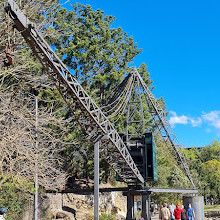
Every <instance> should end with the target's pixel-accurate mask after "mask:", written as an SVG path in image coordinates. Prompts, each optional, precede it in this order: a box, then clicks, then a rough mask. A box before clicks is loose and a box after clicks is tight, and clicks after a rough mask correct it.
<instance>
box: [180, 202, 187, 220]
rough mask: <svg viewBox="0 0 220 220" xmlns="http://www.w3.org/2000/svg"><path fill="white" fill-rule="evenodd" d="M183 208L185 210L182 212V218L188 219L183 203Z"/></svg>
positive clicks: (183, 219) (182, 219)
mask: <svg viewBox="0 0 220 220" xmlns="http://www.w3.org/2000/svg"><path fill="white" fill-rule="evenodd" d="M182 210H183V212H181V220H187V217H186V210H185V208H184V206H183V205H182Z"/></svg>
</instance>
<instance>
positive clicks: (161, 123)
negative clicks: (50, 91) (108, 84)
mask: <svg viewBox="0 0 220 220" xmlns="http://www.w3.org/2000/svg"><path fill="white" fill-rule="evenodd" d="M5 10H6V12H7V13H8V14H9V15H10V17H11V18H12V20H13V21H14V24H15V27H16V29H17V30H18V31H19V32H20V34H21V35H22V36H23V38H24V39H25V40H26V42H27V43H28V45H29V46H30V48H31V50H32V51H33V53H34V54H35V56H36V57H37V58H38V59H39V61H40V62H41V64H42V66H43V68H44V70H45V72H46V73H47V74H48V75H49V77H50V79H51V80H52V82H53V83H54V85H55V86H56V88H57V89H58V90H59V92H60V94H61V95H62V97H63V99H64V100H65V102H66V103H67V105H68V106H69V108H70V109H71V111H72V113H73V116H74V118H75V120H77V122H78V123H79V124H80V126H81V127H82V129H83V131H84V132H85V133H86V135H87V138H88V139H91V140H93V141H96V140H101V146H100V154H101V155H102V156H103V157H104V158H105V159H106V160H107V162H108V163H109V164H110V165H111V166H112V167H113V169H114V170H115V171H116V172H117V173H118V175H119V176H120V177H121V178H122V179H123V181H124V182H126V183H127V184H128V185H138V184H144V179H143V177H142V175H141V174H140V171H139V170H138V168H137V166H136V164H135V163H134V161H133V159H132V157H131V155H130V153H129V151H128V149H127V147H126V145H125V144H124V142H123V140H122V139H121V138H120V135H119V134H118V132H117V131H116V130H115V128H114V126H113V124H112V123H111V122H110V120H109V119H108V117H107V116H106V115H105V114H104V111H103V110H102V109H100V108H99V107H98V106H97V105H96V103H95V102H94V101H93V100H92V98H91V97H90V96H89V95H88V94H87V93H86V91H85V90H84V89H83V87H82V86H81V85H80V83H79V82H78V81H77V79H76V78H75V77H74V76H73V74H71V72H70V71H69V70H68V68H67V67H66V66H65V64H64V63H63V62H62V61H61V60H60V59H59V57H58V56H57V55H56V54H55V52H54V51H53V50H52V49H51V47H50V46H49V45H48V44H47V42H46V41H45V40H44V39H43V38H42V36H41V35H40V34H39V32H38V31H37V30H36V28H35V26H34V24H33V23H31V22H30V21H29V19H28V18H27V17H26V16H25V15H24V14H23V13H22V11H21V10H20V9H19V7H18V5H17V4H16V3H15V2H14V1H13V0H8V1H7V4H6V6H5ZM128 82H130V84H128ZM121 85H123V86H126V85H127V86H132V85H138V86H139V88H140V91H139V94H141V93H142V94H143V93H144V97H145V99H146V102H147V104H148V107H149V110H150V113H151V115H152V117H153V119H155V123H156V125H157V127H158V129H159V131H160V132H161V133H162V136H163V137H164V138H165V140H168V141H169V143H170V145H171V147H172V150H173V151H174V152H175V155H176V158H177V160H178V162H179V164H181V165H182V167H183V168H184V170H185V171H186V174H187V176H188V178H189V180H190V182H191V184H192V186H193V188H195V184H194V182H193V179H192V177H191V174H190V171H189V168H188V165H187V163H186V160H185V157H184V154H183V152H182V150H181V147H180V145H179V143H178V140H177V138H176V136H175V134H174V132H173V130H172V128H171V126H170V124H169V121H168V120H167V119H166V114H165V112H164V111H163V109H162V108H161V107H160V105H159V103H158V102H157V100H156V99H155V97H154V95H153V94H152V93H151V91H150V89H149V88H148V86H147V85H146V83H145V82H144V80H143V79H142V77H141V76H140V74H139V73H138V71H137V69H136V68H134V69H133V70H132V71H131V73H129V74H128V76H127V77H126V78H125V80H124V81H123V82H122V84H121ZM123 86H122V87H123ZM122 87H121V88H122ZM120 91H121V90H120V88H119V90H117V91H115V93H114V94H115V95H114V97H112V98H111V102H114V101H115V100H116V99H117V97H118V96H119V94H120ZM128 91H132V90H128ZM130 95H131V94H130ZM124 97H126V95H125V96H124ZM139 98H141V96H140V97H139ZM125 100H126V98H125ZM141 109H142V110H141V111H143V108H142V107H141ZM133 110H134V109H133ZM133 110H132V109H131V111H130V113H131V114H130V115H129V117H128V120H129V118H130V119H132V111H133ZM127 122H128V123H129V121H127ZM131 123H133V122H131ZM139 123H141V126H139V127H137V130H136V134H137V133H138V130H139V129H140V127H142V128H143V127H144V119H143V120H142V119H140V120H139ZM127 133H129V131H127ZM129 135H130V136H129ZM132 135H133V134H128V137H132Z"/></svg>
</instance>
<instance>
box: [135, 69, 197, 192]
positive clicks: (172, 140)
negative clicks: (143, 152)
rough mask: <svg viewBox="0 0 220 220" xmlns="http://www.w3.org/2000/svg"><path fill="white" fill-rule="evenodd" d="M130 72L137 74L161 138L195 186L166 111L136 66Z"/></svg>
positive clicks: (193, 185)
mask: <svg viewBox="0 0 220 220" xmlns="http://www.w3.org/2000/svg"><path fill="white" fill-rule="evenodd" d="M132 74H133V75H135V76H137V77H138V79H139V81H140V84H141V86H142V89H143V93H144V94H145V98H146V101H147V104H148V107H149V111H150V113H151V115H152V117H153V119H154V121H155V124H156V126H157V128H158V130H159V131H160V132H161V135H162V137H163V139H164V140H165V142H166V143H167V144H168V146H169V145H171V146H172V150H173V151H174V153H175V157H176V159H177V162H178V163H179V165H181V166H182V168H183V169H184V170H185V173H186V175H187V177H188V179H189V180H190V182H191V185H192V187H193V188H196V186H195V184H194V181H193V178H192V176H191V173H190V170H189V167H188V164H187V162H186V159H185V156H184V153H183V151H182V148H181V146H180V144H179V142H178V139H177V137H176V135H175V134H174V131H173V129H172V127H171V125H170V123H169V121H168V119H167V115H166V113H165V112H164V110H163V108H162V107H161V106H160V104H159V103H158V101H157V100H156V98H155V97H154V95H153V94H152V92H151V91H150V89H149V88H148V86H147V85H146V83H145V82H144V80H143V79H142V77H141V76H140V74H139V73H138V71H137V69H136V68H134V69H133V70H132Z"/></svg>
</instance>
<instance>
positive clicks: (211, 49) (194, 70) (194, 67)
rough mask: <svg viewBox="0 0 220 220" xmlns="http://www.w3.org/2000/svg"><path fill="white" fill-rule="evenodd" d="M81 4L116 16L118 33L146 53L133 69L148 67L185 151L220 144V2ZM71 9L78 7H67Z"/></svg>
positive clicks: (157, 0) (101, 0)
mask: <svg viewBox="0 0 220 220" xmlns="http://www.w3.org/2000/svg"><path fill="white" fill-rule="evenodd" d="M61 2H64V0H63V1H61ZM78 2H79V3H82V4H90V5H91V6H92V8H93V9H94V10H96V9H101V10H103V11H104V12H105V14H108V15H114V16H115V17H116V21H115V23H114V27H118V26H121V27H122V29H123V30H124V31H125V32H127V33H128V34H129V35H132V36H133V37H134V40H135V41H136V42H137V43H138V46H139V48H142V49H143V52H142V53H141V54H140V55H138V56H137V57H136V58H135V60H134V63H133V65H134V66H137V67H138V66H139V65H140V64H141V63H143V62H145V63H146V64H147V66H148V71H149V72H150V75H151V79H152V80H153V82H154V84H153V85H154V87H155V89H154V91H153V93H154V95H155V96H156V97H157V98H159V97H161V96H162V97H163V98H164V99H165V102H166V106H167V110H168V111H170V114H169V117H168V118H169V120H170V123H171V124H172V126H173V129H174V132H175V134H176V136H177V138H178V140H179V142H180V144H181V145H182V146H188V147H191V146H198V147H202V146H205V145H209V144H211V143H212V142H213V140H214V139H217V140H218V141H219V140H220V102H219V94H220V86H219V84H220V82H219V79H220V67H219V65H220V13H219V9H220V1H217V0H212V1H207V0H206V1H204V0H193V1H190V0H184V1H176V0H166V1H164V0H151V1H146V0H142V1H141V0H137V1H130V0H126V1H125V0H118V1H116V0H111V1H107V0H90V1H89V0H79V1H78ZM69 3H72V4H74V3H75V1H73V0H70V1H69V2H68V3H67V4H66V5H65V7H67V5H68V4H69ZM63 6H64V5H63Z"/></svg>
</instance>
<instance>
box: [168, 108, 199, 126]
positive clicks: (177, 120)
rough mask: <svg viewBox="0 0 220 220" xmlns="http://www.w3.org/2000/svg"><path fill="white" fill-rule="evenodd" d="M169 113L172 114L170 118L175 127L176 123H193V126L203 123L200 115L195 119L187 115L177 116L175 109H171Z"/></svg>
mask: <svg viewBox="0 0 220 220" xmlns="http://www.w3.org/2000/svg"><path fill="white" fill-rule="evenodd" d="M169 113H170V114H171V115H172V116H171V117H170V119H169V122H170V125H171V126H172V127H174V126H175V124H184V125H186V124H191V125H192V126H193V127H198V126H200V125H201V123H202V119H201V118H200V117H198V118H197V119H194V118H191V117H188V116H186V115H181V116H177V114H176V112H173V111H170V112H169Z"/></svg>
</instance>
